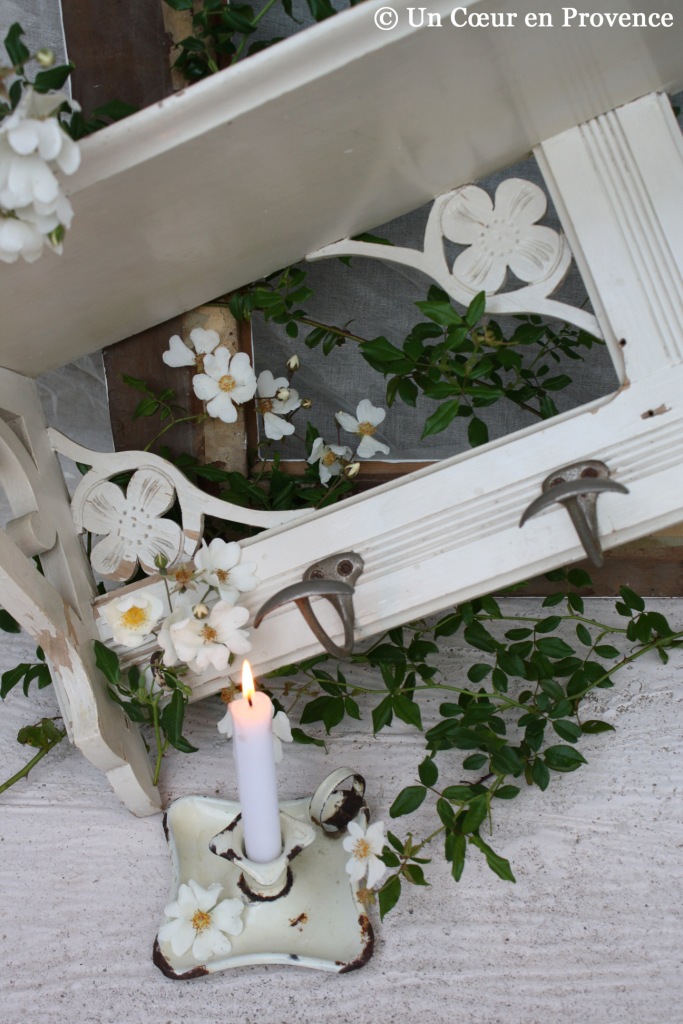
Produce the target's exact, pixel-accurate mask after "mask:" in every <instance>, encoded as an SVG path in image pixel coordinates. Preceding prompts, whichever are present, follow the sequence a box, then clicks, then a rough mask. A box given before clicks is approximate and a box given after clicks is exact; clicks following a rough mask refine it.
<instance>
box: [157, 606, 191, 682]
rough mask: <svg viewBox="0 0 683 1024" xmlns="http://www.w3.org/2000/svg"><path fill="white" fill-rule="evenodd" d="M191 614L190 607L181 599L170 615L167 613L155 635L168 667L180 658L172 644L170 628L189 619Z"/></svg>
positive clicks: (171, 666)
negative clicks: (157, 633)
mask: <svg viewBox="0 0 683 1024" xmlns="http://www.w3.org/2000/svg"><path fill="white" fill-rule="evenodd" d="M191 616H192V608H191V607H190V605H189V604H187V602H185V601H181V603H180V604H179V605H178V607H177V608H175V609H174V610H173V611H172V612H171V614H170V615H167V616H166V618H165V619H164V621H163V622H162V624H161V629H160V630H159V635H158V637H157V643H158V644H159V647H160V648H161V650H162V652H163V655H164V665H166V666H167V667H168V668H173V666H174V665H177V664H178V662H179V661H182V658H181V657H180V655H179V654H178V652H177V651H176V649H175V646H174V644H173V636H172V635H171V628H172V626H175V624H176V623H178V622H184V621H185V619H189V618H190V617H191Z"/></svg>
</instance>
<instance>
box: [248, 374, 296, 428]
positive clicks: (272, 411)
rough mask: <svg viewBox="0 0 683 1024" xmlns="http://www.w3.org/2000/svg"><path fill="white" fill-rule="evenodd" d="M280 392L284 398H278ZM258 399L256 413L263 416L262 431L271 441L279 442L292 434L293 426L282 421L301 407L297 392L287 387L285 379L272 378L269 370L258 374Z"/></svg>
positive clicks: (287, 383)
mask: <svg viewBox="0 0 683 1024" xmlns="http://www.w3.org/2000/svg"><path fill="white" fill-rule="evenodd" d="M279 391H282V395H283V396H284V397H282V398H278V392H279ZM285 392H286V394H285ZM257 393H258V398H257V400H256V411H257V412H260V413H261V415H262V416H263V429H264V431H265V434H266V437H269V438H270V439H271V441H281V440H282V438H283V437H285V436H286V435H289V434H293V433H294V424H293V423H290V422H289V421H288V420H286V419H283V417H284V416H286V415H287V414H288V413H290V412H294V410H295V409H298V408H299V406H300V405H301V399H300V398H299V395H298V394H297V392H296V391H295V390H294V389H293V388H290V387H289V382H288V381H287V378H286V377H273V375H272V373H271V372H270V370H264V371H263V372H262V373H259V376H258V382H257Z"/></svg>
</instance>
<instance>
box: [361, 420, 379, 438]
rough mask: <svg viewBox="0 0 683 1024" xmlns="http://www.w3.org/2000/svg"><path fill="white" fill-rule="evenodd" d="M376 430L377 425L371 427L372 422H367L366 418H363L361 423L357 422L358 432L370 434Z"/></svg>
mask: <svg viewBox="0 0 683 1024" xmlns="http://www.w3.org/2000/svg"><path fill="white" fill-rule="evenodd" d="M376 430H377V427H373V425H372V423H368V421H367V420H365V421H364V422H363V423H359V424H358V433H359V434H363V435H365V434H370V435H371V436H372V434H374V433H375V431H376Z"/></svg>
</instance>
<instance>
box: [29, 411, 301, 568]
mask: <svg viewBox="0 0 683 1024" xmlns="http://www.w3.org/2000/svg"><path fill="white" fill-rule="evenodd" d="M48 434H49V437H50V442H51V444H52V447H53V448H54V449H55V451H58V452H59V453H60V454H62V455H65V456H66V457H67V458H69V459H73V461H74V462H79V463H85V464H86V465H87V466H90V467H91V468H90V470H89V471H88V472H87V473H86V474H85V476H84V477H83V479H82V480H81V482H80V483H79V485H78V487H77V488H76V492H75V494H74V496H73V498H72V501H71V512H72V515H73V519H74V522H75V524H76V528H77V529H78V531H79V532H80V533H82V532H83V531H85V530H87V531H89V532H90V533H93V534H96V535H97V536H99V537H101V538H102V539H101V540H99V541H98V542H97V543H96V544H95V546H94V547H93V549H92V552H91V555H90V558H91V564H92V567H93V569H94V570H95V571H96V572H98V573H99V574H100V575H101V576H104V577H105V578H106V579H110V580H119V581H124V580H128V579H130V578H131V576H132V575H133V573H134V572H135V570H136V567H137V566H138V565H139V566H140V567H141V568H142V570H143V571H144V572H146V573H147V574H148V575H153V574H154V573H155V572H156V571H157V568H156V566H155V559H156V557H157V556H158V555H162V556H163V557H164V558H166V560H167V563H168V565H169V566H170V567H172V566H174V565H175V564H177V563H178V562H180V561H183V560H185V559H190V558H192V557H193V555H194V553H195V551H196V550H197V547H198V545H199V543H200V541H201V538H202V533H203V527H204V516H207V515H209V516H214V517H215V518H217V519H223V520H226V521H228V522H233V523H246V524H248V525H249V526H260V527H263V528H265V529H267V528H269V527H273V526H280V525H281V524H282V523H285V522H289V521H291V520H292V519H296V518H297V517H299V516H301V515H302V513H301V512H299V511H287V512H262V511H258V510H256V509H250V508H242V507H241V506H239V505H233V504H231V503H230V502H228V501H222V500H221V499H220V498H214V497H212V496H211V495H208V494H205V493H204V492H203V491H200V490H199V488H197V487H195V486H194V485H193V484H191V483H190V482H189V480H188V479H187V478H186V477H185V476H183V474H182V473H181V472H180V470H178V469H176V467H175V466H173V465H172V464H171V463H170V462H167V461H166V460H165V459H162V458H161V457H160V456H158V455H153V454H152V453H150V452H111V453H107V454H104V453H99V452H92V451H90V450H89V449H87V448H83V447H82V446H81V445H79V444H76V443H75V442H74V441H71V440H69V438H67V437H65V436H64V435H63V434H60V433H59V431H57V430H53V429H50V430H49V431H48ZM122 473H132V476H131V478H130V480H129V481H128V484H127V486H126V488H125V489H124V488H122V487H120V486H119V485H118V484H115V483H113V482H112V480H111V478H112V477H116V476H118V475H119V474H122ZM176 500H177V502H178V504H179V506H180V513H181V518H182V526H179V525H178V524H177V523H176V522H174V521H173V520H171V519H167V518H164V517H165V514H166V513H167V512H168V511H169V510H170V509H171V508H172V507H173V505H174V504H175V502H176Z"/></svg>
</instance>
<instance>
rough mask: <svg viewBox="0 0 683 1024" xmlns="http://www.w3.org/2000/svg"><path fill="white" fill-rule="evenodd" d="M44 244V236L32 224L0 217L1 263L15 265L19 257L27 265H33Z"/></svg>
mask: <svg viewBox="0 0 683 1024" xmlns="http://www.w3.org/2000/svg"><path fill="white" fill-rule="evenodd" d="M44 244H45V237H44V235H43V234H42V233H41V232H40V231H39V230H38V228H37V227H34V225H33V224H26V223H25V222H24V221H23V220H19V219H17V218H16V217H3V216H2V215H0V260H2V262H3V263H15V262H16V260H18V259H19V257H20V256H23V258H24V259H25V260H26V262H27V263H33V262H34V261H35V260H37V259H38V257H39V256H40V255H41V253H42V251H43V246H44Z"/></svg>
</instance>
